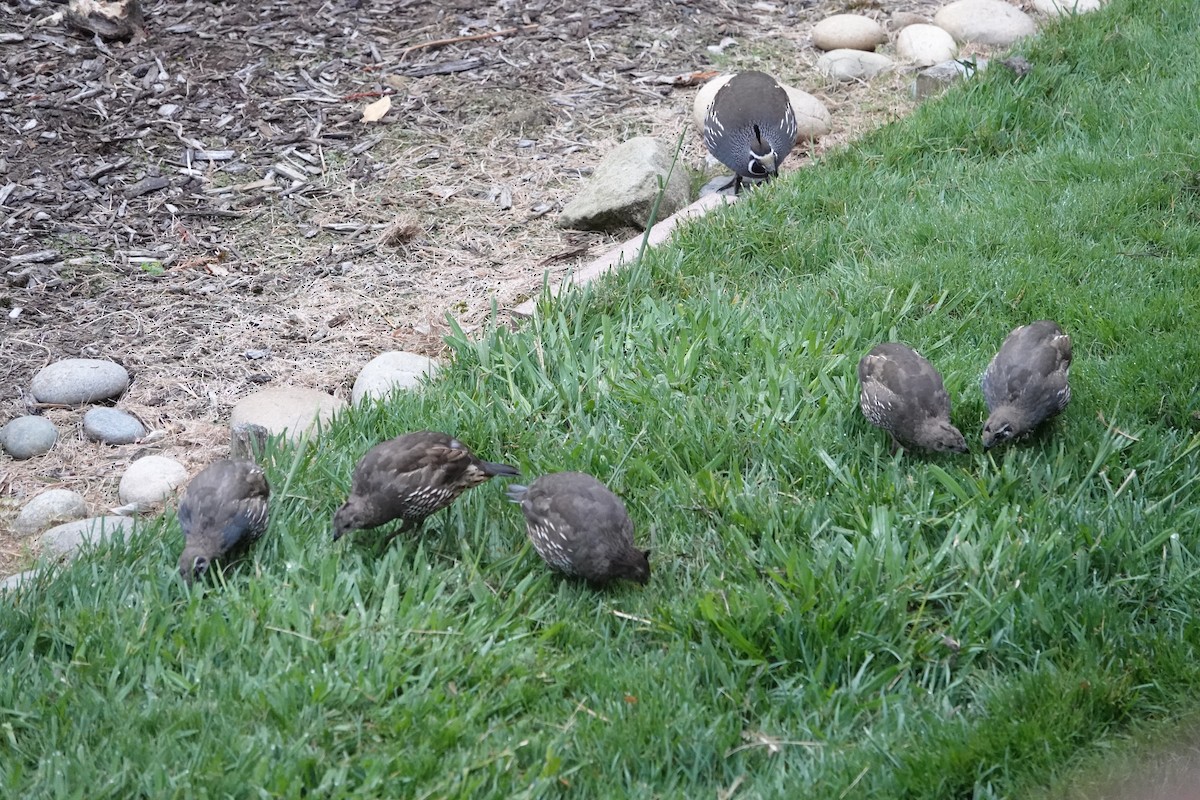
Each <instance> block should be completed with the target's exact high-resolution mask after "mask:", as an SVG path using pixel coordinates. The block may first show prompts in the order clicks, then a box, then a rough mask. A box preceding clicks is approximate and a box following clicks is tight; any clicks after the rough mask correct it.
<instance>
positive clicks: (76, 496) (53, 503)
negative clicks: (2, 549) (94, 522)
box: [13, 489, 87, 536]
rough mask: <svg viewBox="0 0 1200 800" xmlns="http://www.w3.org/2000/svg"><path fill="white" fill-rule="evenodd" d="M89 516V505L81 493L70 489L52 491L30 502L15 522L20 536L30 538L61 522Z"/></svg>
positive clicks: (14, 528) (15, 529) (15, 528)
mask: <svg viewBox="0 0 1200 800" xmlns="http://www.w3.org/2000/svg"><path fill="white" fill-rule="evenodd" d="M86 515H87V503H86V502H85V501H84V499H83V495H81V494H80V493H79V492H72V491H71V490H70V489H50V490H49V491H46V492H42V493H41V494H39V495H38V496H37V497H35V498H33V499H32V500H30V501H29V502H28V503H26V504H25V506H24V507H23V508H22V509H21V510H20V511H19V512H18V513H17V518H16V519H15V520H13V531H15V532H16V534H17V535H18V536H30V535H32V534H35V533H37V532H38V531H40V530H45V529H46V528H48V527H50V526H51V525H55V524H57V523H59V522H67V521H69V520H73V519H79V518H80V517H83V516H86Z"/></svg>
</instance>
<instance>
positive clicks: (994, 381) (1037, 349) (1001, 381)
mask: <svg viewBox="0 0 1200 800" xmlns="http://www.w3.org/2000/svg"><path fill="white" fill-rule="evenodd" d="M1070 369H1071V337H1070V336H1068V335H1067V334H1065V333H1063V329H1062V328H1060V327H1059V326H1058V323H1056V322H1053V321H1051V320H1048V319H1044V320H1040V321H1038V322H1032V323H1030V324H1028V325H1022V326H1021V327H1019V328H1016V329H1015V330H1013V331H1012V333H1010V334H1008V337H1007V338H1006V339H1005V340H1004V344H1002V345H1001V346H1000V351H999V352H998V353H996V355H995V357H994V358H993V359H992V362H991V363H990V364H988V368H987V370H986V371H984V373H983V379H982V380H981V381H980V387H981V388H982V389H983V399H984V400H985V401H986V402H987V407H988V418H987V422H985V423H984V425H983V446H984V449H987V448H990V447H993V446H994V445H997V444H1000V443H1001V442H1007V441H1008V440H1010V439H1015V438H1017V437H1018V436H1022V435H1024V434H1026V433H1029V432H1030V431H1032V430H1033V429H1034V428H1036V427H1037V426H1038V425H1041V424H1042V423H1043V422H1045V421H1046V420H1048V419H1050V418H1051V417H1053V416H1055V415H1056V414H1058V413H1059V412H1060V411H1062V410H1063V409H1064V408H1066V407H1067V403H1069V402H1070V401H1071V385H1070V384H1069V383H1068V382H1067V379H1068V373H1069V372H1070Z"/></svg>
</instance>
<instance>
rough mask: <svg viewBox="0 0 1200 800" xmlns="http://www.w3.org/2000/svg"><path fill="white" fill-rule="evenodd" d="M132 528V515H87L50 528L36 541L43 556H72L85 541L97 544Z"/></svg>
mask: <svg viewBox="0 0 1200 800" xmlns="http://www.w3.org/2000/svg"><path fill="white" fill-rule="evenodd" d="M132 530H133V518H132V517H119V516H115V515H109V516H104V517H89V518H87V519H80V520H76V521H75V522H68V523H67V524H66V525H57V526H55V527H53V528H51V529H50V530H48V531H46V532H45V533H43V534H42V535H41V537H40V538H39V539H38V543H39V544H40V545H41V550H42V555H44V556H50V557H53V558H57V557H61V556H72V555H74V554H75V551H76V550H78V549H79V548H80V547H82V546H83V544H84V543H85V542H90V543H92V544H99V543H100V542H103V541H107V540H108V539H111V538H112V536H113V534H115V533H116V532H117V531H124V532H125V533H129V532H130V531H132Z"/></svg>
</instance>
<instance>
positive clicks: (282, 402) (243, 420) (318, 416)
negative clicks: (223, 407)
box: [229, 386, 346, 442]
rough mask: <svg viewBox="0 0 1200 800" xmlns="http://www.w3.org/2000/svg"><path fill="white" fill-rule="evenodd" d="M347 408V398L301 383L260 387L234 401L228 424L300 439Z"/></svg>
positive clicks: (294, 439)
mask: <svg viewBox="0 0 1200 800" xmlns="http://www.w3.org/2000/svg"><path fill="white" fill-rule="evenodd" d="M344 408H346V401H345V400H339V399H338V398H336V397H333V396H332V395H328V394H325V393H324V392H318V391H317V390H316V389H306V388H304V387H302V386H280V387H276V388H272V389H263V390H262V391H260V392H255V393H254V394H251V395H247V396H246V397H243V398H242V399H241V400H239V401H238V402H237V404H236V405H235V406H234V407H233V410H232V411H231V412H230V414H229V424H230V426H231V427H233V426H237V425H246V424H252V425H261V426H262V427H264V428H266V429H267V433H269V434H272V435H276V434H283V433H286V434H287V437H288V439H290V440H291V441H293V442H295V441H299V440H300V439H301V438H303V437H304V436H305V435H306V434H308V433H309V432H311V431H313V430H315V429H316V427H317V425H318V424H322V425H323V424H325V423H327V422H329V420H330V419H331V418H332V417H333V415H334V414H335V413H336V412H338V411H341V410H343V409H344Z"/></svg>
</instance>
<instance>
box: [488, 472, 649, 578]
mask: <svg viewBox="0 0 1200 800" xmlns="http://www.w3.org/2000/svg"><path fill="white" fill-rule="evenodd" d="M508 496H509V499H511V500H512V501H513V502H514V503H518V504H520V506H521V511H522V512H523V513H524V514H525V525H526V528H527V530H528V532H529V539H530V541H532V542H533V549H534V550H536V551H537V553H538V555H539V556H541V557H542V560H544V561H545V562H546V563H547V564H549V565H550V566H551V567H553V568H554V569H557V570H559V571H561V572H565V573H566V574H568V575H576V576H579V577H581V578H583V579H584V580H586V581H587V582H588V583H591V584H593V585H595V586H604V585H605V584H607V583H608V582H609V581H612V580H616V579H617V578H626V579H628V580H631V581H637V582H638V583H641V584H644V583H646V582H647V581H648V580H650V562H649V560H648V559H649V557H650V551H649V550H638V549H636V548H635V547H634V546H633V521H632V520H630V519H629V514H628V513H626V511H625V504H624V503H622V502H621V498H619V497H617V496H616V495H615V494H613V493H612V492H611V491H609V490H608V487H607V486H605V485H604V484H603V483H601V482H600V481H598V480H596V479H595V478H593V477H592V476H591V475H585V474H584V473H582V472H555V473H552V474H550V475H543V476H541V477H540V478H538V479H537V480H535V481H533V483H531V484H529V486H518V485H516V484H510V485H509V487H508Z"/></svg>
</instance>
